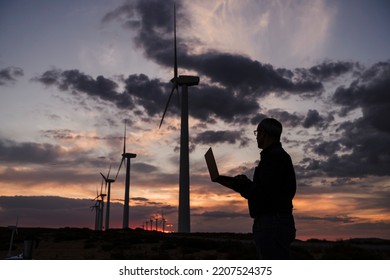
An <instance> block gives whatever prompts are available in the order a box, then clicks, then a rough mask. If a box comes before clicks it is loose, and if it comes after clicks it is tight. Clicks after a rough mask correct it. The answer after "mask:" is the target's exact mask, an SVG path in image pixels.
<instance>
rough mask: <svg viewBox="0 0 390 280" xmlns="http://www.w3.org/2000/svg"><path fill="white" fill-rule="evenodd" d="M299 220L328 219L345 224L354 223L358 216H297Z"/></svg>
mask: <svg viewBox="0 0 390 280" xmlns="http://www.w3.org/2000/svg"><path fill="white" fill-rule="evenodd" d="M296 218H297V219H298V220H302V221H327V222H332V223H337V224H339V223H343V224H349V223H354V222H355V221H356V219H357V218H354V217H349V216H329V215H327V216H324V217H318V216H299V215H298V216H297V217H296Z"/></svg>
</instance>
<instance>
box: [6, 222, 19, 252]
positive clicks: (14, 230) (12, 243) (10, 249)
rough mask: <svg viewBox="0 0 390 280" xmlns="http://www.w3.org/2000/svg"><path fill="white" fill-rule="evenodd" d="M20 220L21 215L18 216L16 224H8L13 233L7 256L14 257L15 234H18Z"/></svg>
mask: <svg viewBox="0 0 390 280" xmlns="http://www.w3.org/2000/svg"><path fill="white" fill-rule="evenodd" d="M18 221H19V217H16V224H15V225H14V226H8V228H9V229H10V230H11V231H12V233H11V241H10V242H9V249H8V253H7V258H10V257H12V247H13V245H14V236H15V233H16V234H18Z"/></svg>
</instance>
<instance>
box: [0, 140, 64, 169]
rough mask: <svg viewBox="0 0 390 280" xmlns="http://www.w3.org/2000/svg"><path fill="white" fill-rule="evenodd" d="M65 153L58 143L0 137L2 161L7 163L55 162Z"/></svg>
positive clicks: (0, 157) (0, 159) (0, 158)
mask: <svg viewBox="0 0 390 280" xmlns="http://www.w3.org/2000/svg"><path fill="white" fill-rule="evenodd" d="M63 153H64V151H63V150H62V148H61V147H60V146H57V145H52V144H45V143H33V142H23V143H17V142H15V141H12V140H6V139H0V162H6V163H24V164H25V163H38V164H40V163H53V162H58V161H59V160H60V159H61V155H62V154H63Z"/></svg>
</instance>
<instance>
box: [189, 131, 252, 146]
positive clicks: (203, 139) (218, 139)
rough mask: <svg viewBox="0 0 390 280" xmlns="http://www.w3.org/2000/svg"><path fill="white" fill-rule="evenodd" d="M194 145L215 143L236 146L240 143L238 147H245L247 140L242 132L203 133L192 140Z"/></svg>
mask: <svg viewBox="0 0 390 280" xmlns="http://www.w3.org/2000/svg"><path fill="white" fill-rule="evenodd" d="M193 141H194V142H195V143H196V144H203V145H214V144H217V143H228V144H236V143H237V142H238V143H240V146H241V147H243V146H247V145H248V142H249V139H248V138H247V137H245V133H244V132H243V131H228V130H220V131H211V130H208V131H204V132H201V133H199V134H198V135H197V136H196V137H195V138H194V140H193Z"/></svg>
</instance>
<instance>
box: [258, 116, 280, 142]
mask: <svg viewBox="0 0 390 280" xmlns="http://www.w3.org/2000/svg"><path fill="white" fill-rule="evenodd" d="M259 126H260V127H261V128H262V129H264V131H265V133H267V134H268V135H269V136H271V137H272V138H273V139H275V140H277V141H280V136H281V135H282V130H283V127H282V124H281V123H280V122H279V121H277V120H275V119H273V118H266V119H263V120H262V121H261V122H260V123H259Z"/></svg>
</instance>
